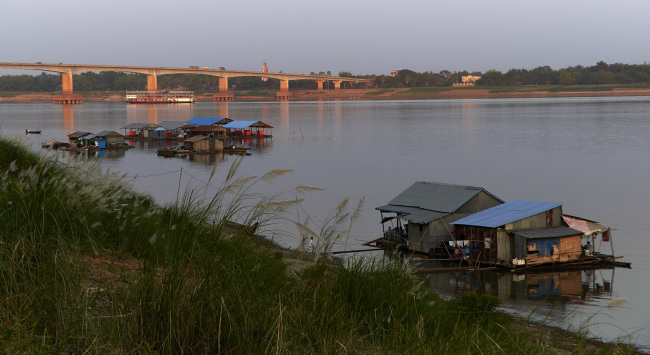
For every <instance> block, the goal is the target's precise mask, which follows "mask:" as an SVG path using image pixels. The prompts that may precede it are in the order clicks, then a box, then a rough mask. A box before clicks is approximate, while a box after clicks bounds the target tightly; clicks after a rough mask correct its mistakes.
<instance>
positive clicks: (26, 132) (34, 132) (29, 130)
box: [25, 129, 42, 134]
mask: <svg viewBox="0 0 650 355" xmlns="http://www.w3.org/2000/svg"><path fill="white" fill-rule="evenodd" d="M41 132H42V131H41V130H38V131H37V130H33V129H26V130H25V134H41Z"/></svg>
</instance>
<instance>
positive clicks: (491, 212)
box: [369, 181, 629, 269]
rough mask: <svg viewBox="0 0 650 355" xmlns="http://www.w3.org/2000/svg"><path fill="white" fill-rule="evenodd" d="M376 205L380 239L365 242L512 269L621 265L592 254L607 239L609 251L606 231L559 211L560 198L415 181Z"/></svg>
mask: <svg viewBox="0 0 650 355" xmlns="http://www.w3.org/2000/svg"><path fill="white" fill-rule="evenodd" d="M376 210H378V211H380V212H381V218H382V219H381V222H382V229H383V236H382V237H381V238H379V239H376V240H374V241H372V242H370V243H369V244H370V245H376V246H382V247H397V248H403V249H407V250H410V251H412V252H419V253H426V254H429V255H430V256H432V257H434V258H440V259H441V260H443V259H444V260H466V261H467V262H468V263H470V264H471V265H479V266H501V267H506V268H512V269H526V268H533V267H536V268H539V267H544V266H552V267H558V266H563V267H572V266H585V265H596V264H604V263H609V264H612V265H618V266H629V263H621V262H617V261H615V259H618V258H619V257H615V256H613V255H611V254H605V253H600V249H601V246H602V245H603V243H608V244H609V245H610V247H611V253H612V254H613V244H612V232H611V229H610V228H607V227H604V226H602V225H601V224H599V223H598V222H596V221H592V220H588V219H585V218H580V217H576V216H571V215H566V214H564V213H563V211H562V204H560V203H553V202H542V201H529V200H516V201H509V202H505V201H503V200H502V199H500V198H499V197H497V196H495V195H494V194H492V193H490V192H488V191H487V190H486V189H484V188H482V187H473V186H463V185H453V184H446V183H439V182H423V181H420V182H416V183H414V184H413V185H411V186H410V187H409V188H407V189H406V190H404V191H403V192H401V193H400V194H399V195H398V196H397V197H395V198H394V199H392V200H391V201H390V202H389V203H388V204H387V205H384V206H380V207H377V208H376ZM596 244H598V247H597V251H595V250H594V248H595V246H596Z"/></svg>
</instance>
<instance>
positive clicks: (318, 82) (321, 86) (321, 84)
mask: <svg viewBox="0 0 650 355" xmlns="http://www.w3.org/2000/svg"><path fill="white" fill-rule="evenodd" d="M323 83H325V80H316V84H318V90H323Z"/></svg>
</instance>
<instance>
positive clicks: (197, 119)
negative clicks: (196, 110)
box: [187, 117, 225, 126]
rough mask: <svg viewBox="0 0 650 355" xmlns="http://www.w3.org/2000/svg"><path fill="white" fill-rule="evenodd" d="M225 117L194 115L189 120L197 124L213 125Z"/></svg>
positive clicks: (190, 122)
mask: <svg viewBox="0 0 650 355" xmlns="http://www.w3.org/2000/svg"><path fill="white" fill-rule="evenodd" d="M223 119H225V118H224V117H221V118H215V117H194V118H192V119H191V120H189V121H187V123H189V124H193V125H196V126H211V125H213V124H215V123H217V122H219V121H221V120H223Z"/></svg>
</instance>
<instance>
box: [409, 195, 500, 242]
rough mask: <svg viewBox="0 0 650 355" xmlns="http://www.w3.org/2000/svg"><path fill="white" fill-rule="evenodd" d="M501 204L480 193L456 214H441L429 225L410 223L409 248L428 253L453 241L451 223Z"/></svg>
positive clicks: (492, 197)
mask: <svg viewBox="0 0 650 355" xmlns="http://www.w3.org/2000/svg"><path fill="white" fill-rule="evenodd" d="M500 204H502V202H501V201H499V200H498V199H496V198H495V197H494V196H492V195H490V194H488V193H486V192H485V191H480V192H479V193H477V194H476V195H474V196H473V197H472V198H470V199H469V200H468V201H467V202H466V203H465V204H463V205H462V206H460V207H459V208H458V210H456V212H454V213H450V214H445V213H440V216H441V218H438V219H434V220H433V221H431V222H429V223H428V224H417V223H411V222H409V223H408V232H409V248H411V249H412V250H415V251H418V252H424V253H428V252H429V251H430V250H431V249H432V248H436V247H438V246H439V245H440V244H441V243H443V242H448V241H450V240H452V237H451V233H452V232H453V231H454V226H452V225H450V224H449V223H451V222H455V221H457V220H459V219H461V218H464V217H467V216H469V215H471V214H474V213H476V212H480V211H482V210H485V209H488V208H490V207H494V206H497V205H500ZM456 239H457V240H458V239H463V238H456Z"/></svg>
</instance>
